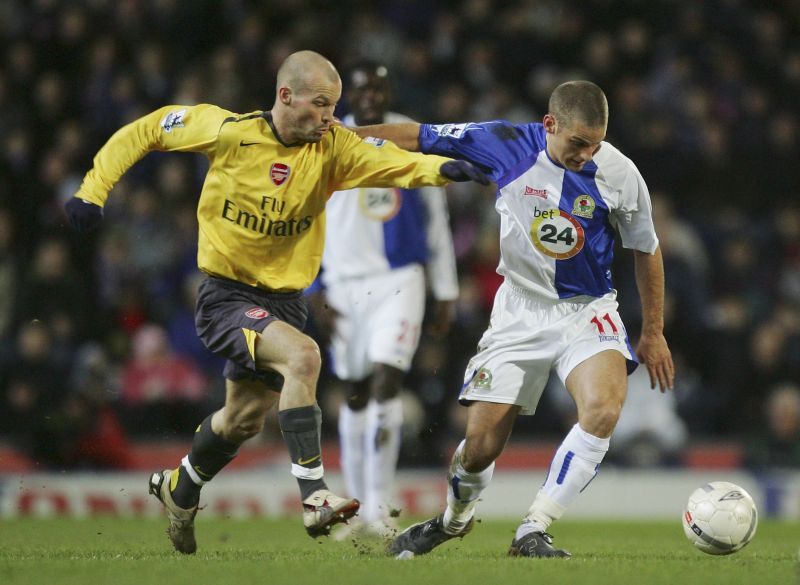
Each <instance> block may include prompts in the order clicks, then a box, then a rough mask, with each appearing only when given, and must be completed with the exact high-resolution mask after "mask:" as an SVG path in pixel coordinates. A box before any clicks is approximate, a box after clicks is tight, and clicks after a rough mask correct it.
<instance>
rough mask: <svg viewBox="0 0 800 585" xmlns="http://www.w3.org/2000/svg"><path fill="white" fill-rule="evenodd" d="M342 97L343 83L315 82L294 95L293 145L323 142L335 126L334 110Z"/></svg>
mask: <svg viewBox="0 0 800 585" xmlns="http://www.w3.org/2000/svg"><path fill="white" fill-rule="evenodd" d="M341 95H342V82H341V81H339V80H338V79H337V80H336V82H331V81H326V80H321V79H320V80H316V81H314V80H312V81H311V82H310V83H308V84H307V86H306V87H304V88H301V89H299V90H298V91H296V92H294V93H293V94H292V98H291V102H290V103H289V107H288V111H289V126H290V130H289V134H290V136H286V137H284V139H285V140H286V141H287V142H288V143H289V144H294V143H298V142H300V143H306V142H319V141H320V140H322V137H323V136H325V134H327V133H328V132H329V131H330V129H331V125H332V124H333V120H334V118H333V110H334V108H335V107H336V104H337V102H338V101H339V98H340V97H341Z"/></svg>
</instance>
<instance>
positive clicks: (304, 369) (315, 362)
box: [287, 337, 322, 380]
mask: <svg viewBox="0 0 800 585" xmlns="http://www.w3.org/2000/svg"><path fill="white" fill-rule="evenodd" d="M287 365H288V368H289V375H290V376H292V377H294V378H301V379H302V378H305V379H308V378H313V379H315V380H316V378H317V376H319V371H320V368H321V367H322V357H321V355H320V351H319V346H318V345H317V344H316V342H315V341H314V340H313V339H311V338H310V337H305V338H304V339H303V341H302V342H301V343H299V344H298V345H297V347H295V348H292V351H291V354H290V356H289V360H288V364H287Z"/></svg>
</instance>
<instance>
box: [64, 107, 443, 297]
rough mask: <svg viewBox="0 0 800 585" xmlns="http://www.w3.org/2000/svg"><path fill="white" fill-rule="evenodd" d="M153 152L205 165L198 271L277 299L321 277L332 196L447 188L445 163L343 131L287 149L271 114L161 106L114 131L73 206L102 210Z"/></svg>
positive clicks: (343, 129)
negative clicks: (202, 158)
mask: <svg viewBox="0 0 800 585" xmlns="http://www.w3.org/2000/svg"><path fill="white" fill-rule="evenodd" d="M153 150H160V151H181V152H202V153H204V154H205V155H206V156H207V157H208V159H209V162H210V166H209V170H208V175H207V176H206V180H205V183H204V185H203V191H202V193H201V195H200V202H199V204H198V207H197V219H198V221H199V227H200V234H199V250H198V255H197V263H198V266H199V267H200V269H201V270H202V271H203V272H205V273H207V274H210V275H213V276H221V277H223V278H229V279H231V280H236V281H239V282H242V283H245V284H249V285H251V286H256V287H259V288H262V289H266V290H274V291H296V290H300V289H303V288H305V287H307V286H308V285H309V284H310V283H311V281H312V280H313V279H314V277H315V276H316V274H317V272H318V271H319V266H320V262H321V259H322V248H323V244H324V241H325V203H326V201H327V200H328V198H329V197H330V195H331V193H333V192H334V191H343V190H346V189H352V188H354V187H391V186H396V187H404V188H411V187H421V186H423V185H442V184H444V183H446V182H447V180H446V179H445V178H444V177H442V176H441V175H440V174H439V168H440V167H441V165H442V164H443V163H444V162H446V161H447V160H449V159H446V158H442V157H438V156H430V155H423V154H418V153H412V152H407V151H405V150H401V149H399V148H397V147H396V146H395V145H394V144H392V143H391V142H385V141H382V140H376V139H371V138H367V139H365V140H361V139H360V138H359V137H358V136H356V135H355V134H354V133H353V132H351V131H349V130H347V129H346V128H342V127H334V128H332V129H331V130H330V132H328V133H327V134H326V135H325V136H324V137H323V139H322V140H321V141H320V142H317V143H310V144H301V145H294V146H286V145H285V144H283V143H282V142H281V141H280V140H279V139H278V138H277V136H276V134H275V132H274V129H273V127H272V124H271V118H270V113H269V112H254V113H251V114H245V115H240V114H234V113H232V112H229V111H227V110H223V109H222V108H218V107H216V106H212V105H209V104H201V105H197V106H167V107H164V108H161V109H160V110H156V111H155V112H153V113H151V114H148V115H147V116H144V117H142V118H140V119H138V120H136V121H135V122H132V123H130V124H128V125H127V126H125V127H123V128H121V129H120V130H119V131H117V132H116V133H115V134H114V135H113V136H112V137H111V138H110V139H109V141H108V142H107V143H106V144H105V145H104V146H103V147H102V148H101V149H100V151H99V152H98V153H97V155H96V156H95V158H94V167H93V168H92V170H90V171H89V172H88V173H87V174H86V177H85V178H84V180H83V184H82V185H81V188H80V190H79V191H78V193H77V194H76V196H77V197H80V198H81V199H85V200H86V201H90V202H92V203H96V204H98V205H101V206H102V205H104V204H105V201H106V198H107V197H108V192H109V191H110V190H111V188H112V187H113V186H114V185H115V184H116V182H117V181H118V180H119V179H120V177H121V176H122V175H123V173H125V171H126V170H128V169H129V168H130V167H131V166H132V165H133V164H134V163H135V162H136V161H138V160H139V159H140V158H142V157H143V156H144V155H145V154H147V153H148V152H150V151H153ZM334 229H335V227H334ZM342 237H347V234H342Z"/></svg>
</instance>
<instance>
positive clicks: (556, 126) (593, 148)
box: [544, 114, 606, 172]
mask: <svg viewBox="0 0 800 585" xmlns="http://www.w3.org/2000/svg"><path fill="white" fill-rule="evenodd" d="M544 127H545V130H546V131H547V154H549V155H550V158H552V159H553V160H554V161H556V162H557V163H559V164H560V165H562V166H563V167H565V168H566V169H568V170H570V171H576V172H577V171H580V170H581V169H583V167H584V166H585V165H586V163H587V162H589V161H590V160H592V157H594V155H595V153H597V151H598V150H600V143H601V142H602V141H603V139H604V138H605V136H606V128H605V126H601V127H596V128H595V127H591V126H586V125H585V124H581V123H580V122H574V123H572V124H570V125H566V124H560V123H559V122H558V120H556V119H555V118H554V117H553V116H551V115H550V114H547V115H546V116H545V117H544Z"/></svg>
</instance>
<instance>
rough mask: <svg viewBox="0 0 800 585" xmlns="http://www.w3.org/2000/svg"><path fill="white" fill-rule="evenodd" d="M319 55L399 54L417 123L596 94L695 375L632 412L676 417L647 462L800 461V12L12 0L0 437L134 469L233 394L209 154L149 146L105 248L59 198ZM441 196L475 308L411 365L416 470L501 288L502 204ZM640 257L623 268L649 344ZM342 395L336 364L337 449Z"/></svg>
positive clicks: (451, 430)
mask: <svg viewBox="0 0 800 585" xmlns="http://www.w3.org/2000/svg"><path fill="white" fill-rule="evenodd" d="M302 48H310V49H314V50H317V51H319V52H321V53H322V54H324V55H325V56H327V57H329V58H330V59H331V60H332V61H333V62H334V63H335V64H336V65H337V66H338V67H339V68H340V70H343V71H344V70H346V68H347V66H348V64H349V63H352V62H354V61H355V60H356V59H358V58H360V57H369V58H373V59H376V60H379V61H382V62H384V63H386V64H387V65H388V67H389V70H390V74H391V78H392V87H393V90H394V109H395V110H397V111H399V112H402V113H405V114H407V115H410V116H412V117H414V118H416V119H418V120H420V121H427V122H459V121H466V120H475V121H479V120H488V119H496V118H505V119H509V120H512V121H515V122H527V121H539V120H540V119H541V117H542V115H543V114H544V113H545V108H546V98H547V96H548V95H549V92H550V91H551V89H552V88H553V87H554V86H555V85H556V84H557V83H559V82H561V81H563V80H567V79H574V78H586V79H591V80H593V81H595V82H597V83H598V84H599V85H600V86H601V87H603V88H604V89H605V90H606V92H607V95H608V97H609V101H610V108H611V117H610V124H609V129H608V139H609V140H610V141H611V142H612V143H614V144H615V145H616V146H618V147H619V148H620V149H621V150H622V151H623V152H624V153H626V154H627V155H628V156H630V157H631V158H632V159H633V160H634V161H635V162H636V164H637V165H638V167H639V169H640V170H641V172H642V174H643V175H644V177H645V179H646V181H647V182H648V184H649V186H650V189H651V191H652V195H653V203H654V212H655V218H656V224H657V226H656V227H657V229H658V231H659V235H660V237H661V245H662V250H663V253H664V259H665V264H666V274H667V315H666V335H667V339H668V340H669V343H670V346H671V349H672V351H673V355H674V358H675V361H676V365H677V367H678V378H677V381H676V383H677V388H676V391H675V394H674V398H673V397H670V396H668V397H663V398H661V399H660V400H661V401H662V402H660V403H658V404H657V405H656V406H655V407H653V406H652V405H653V404H655V403H654V402H652V401H649V400H648V401H647V403H646V405H645V406H636V405H632V406H631V407H630V408H631V409H634V412H633V414H632V415H631V416H632V418H633V419H634V422H636V421H639V422H644V421H648V420H654V419H655V418H656V417H655V415H654V414H652V412H651V410H649V409H651V408H657V409H660V410H663V409H665V408H666V409H668V410H670V411H671V414H672V415H673V416H672V418H666V419H663V420H665V421H666V422H663V423H661V426H662V427H669V428H662V429H661V431H667V434H670V432H672V431H676V429H677V432H676V433H672V434H673V437H672V439H671V442H670V440H665V441H661V440H660V439H659V438H658V437H657V436H648V433H647V432H643V433H640V435H639V436H638V438H639V440H640V441H641V442H643V443H645V444H647V445H649V446H651V447H654V448H655V454H656V457H655V458H649V459H648V458H645V459H644V460H646V461H649V462H653V461H656V462H661V463H679V462H680V461H681V457H680V455H681V450H682V449H685V448H686V447H687V446H688V445H691V444H693V443H694V442H697V441H708V440H712V441H720V440H722V441H727V442H731V441H733V442H734V444H736V445H739V446H740V447H741V449H742V451H743V453H745V456H744V461H745V463H746V464H748V465H752V466H756V467H760V466H764V465H769V466H773V465H777V466H800V447H798V446H799V445H800V386H799V382H798V381H799V380H800V204H798V201H799V200H800V199H798V195H800V165H798V164H797V152H798V147H800V120H798V108H797V104H798V103H800V3H798V2H796V1H791V2H790V1H784V2H779V1H778V2H770V3H763V2H757V1H752V2H748V1H744V0H712V1H708V2H702V3H699V2H693V3H682V2H674V1H664V0H653V1H651V2H636V1H630V2H625V1H616V0H583V1H581V2H577V1H576V2H562V1H560V0H516V1H508V2H501V3H499V2H498V3H493V2H490V1H488V0H466V1H463V2H448V1H443V0H424V1H423V0H395V1H393V2H390V1H374V2H367V1H364V2H344V1H342V2H324V1H312V0H271V1H270V2H257V1H250V2H248V1H246V0H221V1H210V0H193V1H192V2H181V1H178V0H117V1H111V0H86V1H82V2H81V1H75V2H63V1H61V2H60V1H58V0H6V1H4V2H2V3H0V441H2V442H5V443H6V444H8V445H11V446H13V447H14V448H16V449H18V450H19V451H20V452H21V453H25V454H26V455H28V456H29V457H30V458H31V459H32V460H33V461H35V462H36V465H39V466H42V467H52V468H56V469H59V468H67V467H87V466H88V467H113V466H124V461H125V459H124V457H120V453H123V452H124V448H125V445H127V444H128V442H129V441H132V440H139V439H149V440H152V439H157V440H164V439H176V440H181V441H188V440H189V437H188V436H187V434H186V433H187V429H191V428H193V425H194V424H196V423H197V422H198V421H199V420H201V419H202V418H203V416H204V413H206V412H208V411H209V410H210V409H211V408H212V407H214V406H217V405H219V404H220V403H221V397H222V386H221V376H220V372H221V362H220V361H219V360H218V359H216V358H214V357H213V356H211V355H210V354H208V353H207V352H206V351H205V350H204V348H203V347H202V346H201V345H200V342H199V341H198V340H197V337H196V335H195V332H194V326H193V319H192V304H193V298H194V291H195V290H196V287H197V283H198V278H199V275H198V273H197V271H196V268H195V254H196V230H197V227H196V220H195V206H196V201H197V197H198V194H199V192H200V187H201V183H202V179H203V177H204V173H205V168H206V167H205V160H204V159H203V158H202V157H199V156H195V155H186V154H167V155H164V154H157V153H154V154H151V155H149V156H148V157H146V158H145V159H144V160H143V161H142V162H140V163H139V164H138V165H136V166H135V167H134V168H133V169H132V170H131V171H130V172H129V173H128V174H127V175H126V177H125V179H124V180H123V181H122V182H121V183H120V184H119V185H118V186H117V187H116V188H115V190H114V192H113V195H112V197H111V199H110V202H109V204H108V205H107V207H106V211H105V215H106V220H105V221H104V224H103V226H102V228H101V229H100V230H99V231H98V232H96V233H94V234H91V235H90V236H83V235H79V234H76V233H75V232H73V231H71V230H70V229H69V228H68V227H67V226H66V224H65V217H64V214H63V204H64V202H65V201H66V200H67V199H68V198H69V197H71V196H72V194H73V193H74V192H75V191H76V189H77V187H78V185H79V183H80V181H81V179H82V177H83V175H84V173H85V172H86V171H87V170H88V169H89V168H90V166H91V159H92V156H93V154H94V152H96V150H97V149H98V148H99V147H100V146H101V145H102V144H103V143H104V142H105V141H106V140H107V139H108V137H109V136H110V135H111V134H112V133H113V132H114V131H116V130H117V129H118V128H119V127H120V126H122V125H124V124H125V123H127V122H129V121H131V120H133V119H134V118H136V117H139V116H141V115H143V114H145V113H147V112H149V111H151V110H153V109H155V108H157V107H160V106H162V105H166V104H195V103H202V102H210V103H214V104H217V105H220V106H222V107H224V108H227V109H230V110H233V111H236V112H248V111H253V110H257V109H263V108H267V107H269V105H270V104H271V103H272V101H273V98H274V80H275V72H276V67H277V65H278V64H279V63H280V62H281V61H282V60H283V58H284V57H285V56H286V55H288V54H289V53H290V52H292V51H294V50H298V49H302ZM344 113H345V109H344V108H343V107H342V108H341V114H342V115H343V114H344ZM449 190H450V199H449V202H450V212H451V220H452V227H453V233H454V239H455V245H456V252H457V255H458V259H459V272H460V281H461V298H460V300H459V302H458V319H457V322H456V324H455V327H454V329H453V331H452V332H451V333H450V335H449V337H448V338H447V339H446V340H444V341H443V342H441V341H434V340H432V339H429V338H427V337H424V338H423V340H422V343H421V346H420V351H419V352H418V355H417V361H416V363H415V366H414V369H413V371H412V372H411V373H410V375H409V377H408V387H409V389H411V390H412V394H413V395H414V396H415V397H416V399H410V400H411V401H410V402H409V408H408V410H407V414H408V418H409V422H410V423H412V424H411V425H410V429H411V437H410V440H409V442H408V446H407V447H406V449H405V451H404V457H405V460H406V461H407V462H413V463H439V462H440V459H441V457H442V456H443V454H442V445H444V444H445V443H446V442H447V441H448V440H452V437H454V436H460V434H459V431H458V430H457V427H458V425H459V424H460V421H461V417H460V416H459V413H458V408H457V407H456V406H455V400H454V395H455V393H456V392H457V391H458V389H459V387H460V385H461V382H462V376H463V370H464V368H465V366H466V363H467V360H468V358H469V357H470V355H471V354H472V353H473V350H474V347H475V344H476V343H477V340H478V339H479V337H480V334H481V333H482V331H483V329H484V328H485V326H486V324H487V320H488V312H489V310H490V308H491V302H492V297H493V294H494V291H495V289H496V287H497V286H498V284H499V277H498V276H497V274H496V273H495V267H496V264H497V259H498V247H497V242H498V238H497V219H496V214H495V212H494V210H493V203H494V201H493V191H492V190H491V189H488V190H484V189H481V188H480V187H479V186H477V185H475V184H467V185H457V186H451V187H449ZM334 229H335V226H334ZM628 256H629V255H628V254H619V255H618V259H619V261H618V262H617V266H616V269H615V281H616V283H617V285H618V288H619V291H620V297H621V300H622V312H623V318H624V319H625V321H626V323H627V326H628V330H629V332H630V333H632V334H635V333H636V332H637V331H638V329H639V319H638V306H637V294H636V289H635V282H634V276H633V270H632V263H631V262H630V258H629V257H628ZM640 385H641V384H640ZM637 391H638V392H639V393H649V392H650V391H649V390H645V389H642V388H639V387H636V388H632V390H631V393H632V394H633V393H634V392H637ZM336 396H337V392H336V384H335V383H333V382H332V381H331V380H330V378H324V379H323V380H322V381H321V386H320V401H321V402H322V403H323V408H324V409H325V411H326V417H327V418H326V425H327V426H326V429H327V432H326V437H327V438H329V439H335V413H336V408H334V407H333V404H334V402H335V397H336ZM658 400H659V399H658V398H656V401H658ZM415 404H416V407H414V405H415ZM563 404H564V401H563V400H561V399H559V398H558V392H557V391H555V390H554V391H553V392H547V393H546V394H545V399H544V400H543V404H542V405H541V406H540V412H539V413H538V414H537V416H536V417H534V418H532V419H527V420H521V421H520V423H519V424H518V430H517V433H516V435H515V438H516V439H517V440H526V441H536V440H540V439H542V440H544V439H547V438H548V437H551V436H552V435H557V434H560V429H561V428H562V425H566V424H569V423H568V419H569V417H570V416H571V414H570V412H569V410H568V409H565V408H564V407H563ZM636 409H638V410H636ZM674 415H677V416H674ZM659 420H662V419H659ZM678 427H680V428H679V429H678ZM271 429H272V430H268V431H266V432H265V436H264V438H263V440H264V441H270V440H273V439H275V436H274V433H276V432H277V431H276V430H275V429H276V425H272V426H271ZM684 431H685V432H684ZM270 433H273V435H270ZM687 433H688V434H687ZM650 434H653V433H650ZM655 435H658V433H655ZM676 437H677V438H676ZM687 437H688V438H687ZM612 443H613V442H612ZM619 459H620V460H622V461H623V462H624V461H625V457H624V452H623V456H621V457H619ZM629 462H630V461H629Z"/></svg>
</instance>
